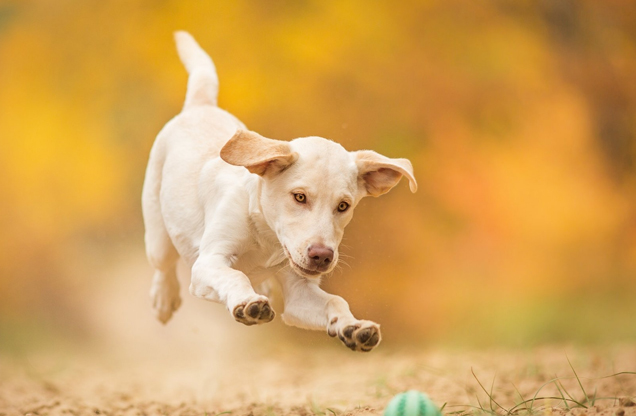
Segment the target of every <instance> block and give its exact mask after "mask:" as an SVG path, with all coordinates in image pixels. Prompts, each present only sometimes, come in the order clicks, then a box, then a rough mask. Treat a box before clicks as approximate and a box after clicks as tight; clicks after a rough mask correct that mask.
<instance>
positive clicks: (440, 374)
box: [0, 346, 636, 416]
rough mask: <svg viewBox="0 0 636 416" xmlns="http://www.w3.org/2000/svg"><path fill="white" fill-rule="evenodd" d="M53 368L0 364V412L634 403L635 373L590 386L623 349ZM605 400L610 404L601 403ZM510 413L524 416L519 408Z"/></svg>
mask: <svg viewBox="0 0 636 416" xmlns="http://www.w3.org/2000/svg"><path fill="white" fill-rule="evenodd" d="M150 355H153V354H150ZM568 358H569V360H570V362H571V363H572V365H573V367H574V369H575V370H576V372H577V374H578V377H579V379H580V381H581V383H582V385H583V388H584V389H585V391H586V392H587V394H588V396H590V397H588V399H586V398H585V397H584V395H583V393H582V390H581V386H579V384H578V381H577V378H576V377H574V373H573V371H572V369H571V368H570V366H569V364H568ZM59 360H60V358H59V357H58V358H57V359H56V360H52V359H51V357H39V358H37V357H33V358H31V359H29V360H27V361H22V362H21V363H16V362H10V361H8V360H5V361H4V362H3V364H2V367H0V372H1V374H2V375H3V376H2V381H0V414H2V415H26V414H33V415H63V414H73V415H89V414H90V415H95V414H106V415H110V414H113V415H115V414H116V415H120V414H121V415H155V414H157V415H164V414H169V415H204V414H209V415H214V414H219V413H222V412H231V414H233V415H248V414H252V415H293V414H294V415H295V414H297V415H307V414H327V415H330V414H334V413H335V414H338V415H340V414H345V415H366V414H373V415H377V414H381V412H382V410H383V408H384V406H385V405H386V403H387V402H388V401H389V399H390V398H391V396H393V395H394V394H395V393H397V392H400V391H403V390H408V389H418V390H421V391H425V392H427V393H428V394H429V395H430V396H431V397H432V398H433V399H434V401H436V402H437V403H438V404H439V405H443V404H444V403H447V405H446V408H445V412H446V413H450V412H457V411H461V410H465V411H473V410H475V408H471V407H470V406H478V407H479V406H481V407H483V408H485V409H488V410H489V409H490V408H491V406H492V408H493V409H495V410H497V409H498V406H499V405H501V406H503V407H504V408H506V409H510V408H511V407H512V406H514V405H515V404H516V403H518V402H519V401H520V398H519V397H520V395H521V396H523V397H524V398H532V396H533V395H534V394H535V393H537V391H539V389H540V388H541V386H542V385H544V384H545V383H546V382H547V381H549V380H550V379H552V378H554V377H559V378H560V380H561V383H562V385H561V388H562V390H563V391H564V395H565V397H566V398H568V396H567V393H569V394H570V395H571V396H572V398H573V399H574V400H577V401H579V402H581V403H582V404H585V405H586V406H588V409H585V408H582V407H580V406H577V405H576V404H574V403H573V402H571V401H570V403H569V405H570V407H576V408H575V409H573V410H570V411H569V414H571V415H577V416H578V415H583V414H600V415H608V416H610V415H612V416H613V415H618V416H620V415H621V414H624V415H627V416H633V415H636V407H633V406H629V404H630V403H629V400H628V399H626V398H628V397H631V398H632V399H634V396H635V395H636V375H634V374H623V375H616V376H613V377H609V378H602V377H604V376H608V375H611V374H615V373H617V372H621V371H633V370H634V369H636V348H634V346H623V347H615V348H606V349H597V350H594V351H592V350H576V349H572V348H557V347H553V348H543V349H533V350H527V351H517V352H510V351H484V352H440V351H427V352H414V351H410V352H397V351H394V352H387V351H383V352H377V353H374V354H369V355H362V354H353V353H350V352H349V351H348V350H345V351H339V350H336V349H319V350H314V349H311V348H308V349H300V348H295V347H281V348H278V349H272V348H267V351H257V352H256V353H255V354H252V355H242V356H233V355H226V356H214V355H211V356H210V357H209V358H208V359H207V360H206V359H201V358H197V359H192V360H190V359H188V357H182V358H181V359H178V360H166V361H163V360H161V359H160V357H156V356H155V357H152V358H151V357H143V358H141V357H140V359H139V360H137V362H136V363H132V362H130V361H128V362H121V361H120V362H114V361H111V362H108V360H105V359H103V358H99V357H93V358H92V359H89V358H88V357H85V358H82V359H71V358H70V357H66V360H67V361H66V362H63V361H64V360H62V361H59ZM471 370H472V372H474V373H475V375H476V376H477V378H478V379H479V382H481V383H482V384H483V385H484V387H485V388H486V389H488V390H490V389H492V394H493V399H494V400H493V401H492V402H491V401H490V400H489V398H488V397H487V395H486V394H485V393H484V392H483V390H482V389H481V387H480V385H479V382H478V381H477V379H476V378H475V376H473V374H472V372H471ZM517 390H518V392H517ZM594 395H595V396H596V399H594ZM538 397H560V393H559V392H558V390H557V389H556V387H555V384H554V383H552V384H549V385H547V386H545V387H544V388H543V389H542V390H540V391H539V393H538ZM608 397H612V398H616V400H614V399H610V400H606V399H604V398H608ZM619 400H622V402H619ZM495 402H496V403H495ZM592 402H594V403H592ZM527 406H528V407H530V404H528V405H527ZM518 409H520V411H521V413H525V414H527V413H528V411H527V410H526V409H525V408H524V406H520V407H518ZM533 409H534V410H539V411H540V413H543V414H551V413H555V414H563V413H568V411H567V408H566V407H565V405H564V401H563V400H558V399H550V400H538V401H536V402H535V403H534V405H533ZM498 412H499V413H503V411H501V409H499V410H498ZM621 412H624V413H621Z"/></svg>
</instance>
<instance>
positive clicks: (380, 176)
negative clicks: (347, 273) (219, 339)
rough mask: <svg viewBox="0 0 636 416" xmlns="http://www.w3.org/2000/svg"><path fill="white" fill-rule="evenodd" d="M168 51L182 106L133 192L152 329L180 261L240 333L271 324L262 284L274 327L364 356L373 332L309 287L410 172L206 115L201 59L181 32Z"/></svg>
mask: <svg viewBox="0 0 636 416" xmlns="http://www.w3.org/2000/svg"><path fill="white" fill-rule="evenodd" d="M175 40H176V44H177V51H178V54H179V57H180V59H181V61H182V62H183V64H184V66H185V67H186V70H187V71H188V74H189V76H188V86H187V93H186V98H185V103H184V106H183V109H182V111H181V113H180V114H178V115H177V116H176V117H175V118H173V119H172V120H170V121H169V122H168V123H167V124H166V125H165V127H164V128H163V129H162V130H161V131H160V132H159V134H158V136H157V138H156V140H155V142H154V144H153V147H152V150H151V151H150V157H149V161H148V167H147V170H146V176H145V181H144V185H143V192H142V210H143V217H144V225H145V244H146V253H147V256H148V260H149V262H150V264H151V266H152V267H153V268H154V269H155V272H154V276H153V280H152V286H151V290H150V296H151V300H152V302H153V307H154V309H155V312H156V315H157V318H158V319H159V320H160V321H161V322H162V323H166V322H167V321H168V320H169V319H170V318H171V317H172V314H173V313H174V312H175V311H176V310H177V309H178V308H179V306H180V305H181V297H180V294H179V282H178V280H177V275H176V263H177V261H178V259H179V258H182V259H183V261H184V262H185V263H186V265H187V266H188V267H189V268H190V269H191V271H192V273H191V282H190V293H191V294H192V295H194V296H196V297H199V298H203V299H207V300H210V301H213V302H218V303H221V304H223V305H225V306H226V307H227V309H228V310H229V311H230V313H231V314H232V316H233V317H234V319H235V320H236V321H238V322H240V323H243V324H245V325H254V324H264V323H267V322H270V321H271V320H272V319H273V318H274V316H275V312H274V310H273V309H272V306H271V305H270V302H269V299H268V297H267V296H266V295H267V293H264V292H263V291H261V290H259V289H258V288H259V287H260V286H261V284H262V283H263V282H265V281H266V280H268V279H269V278H270V277H273V278H274V279H275V280H277V281H278V282H279V283H280V286H281V288H282V294H283V297H284V313H283V314H282V319H283V321H284V322H285V323H286V324H288V325H292V326H296V327H300V328H305V329H314V330H326V332H327V333H328V334H329V335H330V336H332V337H335V336H337V337H338V338H339V339H340V340H341V341H342V342H343V343H344V344H345V345H346V346H347V347H349V348H350V349H352V350H354V351H365V352H366V351H371V350H372V349H373V348H374V347H376V346H377V345H378V344H379V343H380V341H381V334H380V326H379V325H378V324H376V323H375V322H371V321H367V320H358V319H356V318H355V317H354V316H353V314H352V313H351V311H350V310H349V305H348V304H347V302H346V301H345V300H344V299H343V298H341V297H339V296H335V295H332V294H329V293H326V292H325V291H323V290H322V289H321V288H320V280H321V276H323V275H325V274H328V273H330V272H331V271H333V269H334V267H335V266H336V264H337V263H338V258H339V252H338V246H339V244H340V241H341V240H342V236H343V233H344V229H345V226H346V225H347V224H348V223H349V221H351V218H352V216H353V211H354V209H355V207H356V205H357V204H358V202H360V200H361V199H362V198H363V197H365V196H374V197H377V196H380V195H382V194H384V193H386V192H388V191H389V190H390V189H391V188H393V187H394V186H395V185H397V183H398V182H399V181H400V179H401V178H402V176H405V177H406V178H407V179H408V181H409V185H410V189H411V191H412V192H415V191H416V190H417V182H416V181H415V178H414V176H413V167H412V165H411V163H410V162H409V161H408V160H407V159H391V158H388V157H385V156H382V155H380V154H378V153H376V152H373V151H370V150H362V151H357V152H349V151H346V150H345V149H344V148H343V147H342V146H341V145H339V144H337V143H335V142H333V141H330V140H327V139H324V138H321V137H303V138H298V139H294V140H292V141H289V142H287V141H281V140H273V139H269V138H265V137H263V136H261V135H260V134H258V133H256V132H254V131H250V130H248V129H247V128H246V127H245V126H244V125H243V123H241V122H240V121H239V120H238V119H237V118H236V117H234V116H233V115H231V114H230V113H228V112H226V111H224V110H222V109H220V108H219V107H218V106H217V94H218V85H219V84H218V77H217V74H216V68H215V66H214V63H213V62H212V60H211V59H210V57H209V56H208V55H207V54H206V53H205V51H203V49H201V47H200V46H199V45H198V43H197V42H196V41H195V40H194V38H193V37H192V36H191V35H190V34H188V33H187V32H183V31H179V32H176V33H175ZM255 288H257V289H255Z"/></svg>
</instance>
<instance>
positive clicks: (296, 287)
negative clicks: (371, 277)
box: [279, 272, 381, 352]
mask: <svg viewBox="0 0 636 416" xmlns="http://www.w3.org/2000/svg"><path fill="white" fill-rule="evenodd" d="M279 281H280V283H281V285H282V288H283V295H284V296H285V312H284V313H283V314H282V318H283V321H284V322H285V323H286V324H287V325H292V326H297V327H300V328H305V329H318V330H320V329H322V330H326V331H327V333H328V334H329V336H332V337H335V336H338V338H339V339H340V340H341V341H342V342H343V343H344V344H345V345H346V346H347V347H349V348H350V349H352V350H354V351H364V352H367V351H371V350H372V349H373V348H374V347H375V346H377V345H378V344H379V343H380V340H381V336H380V325H378V324H376V323H375V322H371V321H366V320H359V319H356V318H355V317H354V316H353V314H352V313H351V311H350V310H349V304H348V303H347V302H346V301H345V300H344V299H343V298H341V297H340V296H336V295H332V294H329V293H327V292H325V291H324V290H322V289H321V288H320V286H319V281H318V280H310V279H306V278H304V277H300V276H298V275H296V274H294V273H293V272H288V273H286V274H283V275H280V276H279Z"/></svg>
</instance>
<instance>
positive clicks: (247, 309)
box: [232, 300, 276, 325]
mask: <svg viewBox="0 0 636 416" xmlns="http://www.w3.org/2000/svg"><path fill="white" fill-rule="evenodd" d="M232 314H233V315H234V319H236V320H237V321H238V322H240V323H242V324H245V325H257V324H264V323H267V322H270V321H271V320H272V319H274V316H276V313H275V312H274V311H273V310H272V308H271V307H270V306H269V302H268V301H267V300H257V301H253V302H249V303H247V304H245V303H243V304H240V305H238V306H236V307H235V308H234V311H233V313H232Z"/></svg>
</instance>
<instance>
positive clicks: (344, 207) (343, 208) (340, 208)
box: [338, 201, 349, 212]
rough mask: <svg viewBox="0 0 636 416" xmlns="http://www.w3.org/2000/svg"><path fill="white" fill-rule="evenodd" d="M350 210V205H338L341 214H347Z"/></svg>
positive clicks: (342, 203) (343, 203)
mask: <svg viewBox="0 0 636 416" xmlns="http://www.w3.org/2000/svg"><path fill="white" fill-rule="evenodd" d="M348 209H349V204H348V203H346V202H344V201H342V202H341V203H340V204H338V211H339V212H345V211H346V210H348Z"/></svg>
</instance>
